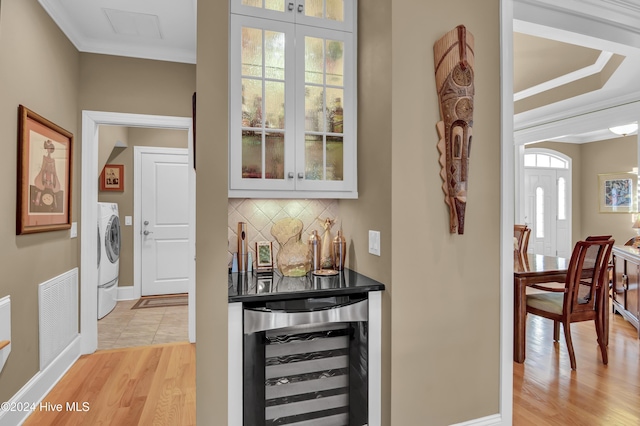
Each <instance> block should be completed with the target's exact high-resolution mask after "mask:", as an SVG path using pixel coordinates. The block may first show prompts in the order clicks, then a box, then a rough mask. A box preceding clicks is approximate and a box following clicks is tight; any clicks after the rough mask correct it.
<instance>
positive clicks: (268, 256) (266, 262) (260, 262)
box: [256, 241, 273, 272]
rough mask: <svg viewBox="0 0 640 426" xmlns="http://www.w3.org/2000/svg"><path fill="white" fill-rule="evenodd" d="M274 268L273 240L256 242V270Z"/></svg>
mask: <svg viewBox="0 0 640 426" xmlns="http://www.w3.org/2000/svg"><path fill="white" fill-rule="evenodd" d="M271 270H273V243H272V242H271V241H257V242H256V271H257V272H269V271H271Z"/></svg>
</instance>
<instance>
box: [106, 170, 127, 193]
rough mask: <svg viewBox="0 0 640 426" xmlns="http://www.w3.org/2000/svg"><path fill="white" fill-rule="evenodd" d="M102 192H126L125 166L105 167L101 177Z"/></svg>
mask: <svg viewBox="0 0 640 426" xmlns="http://www.w3.org/2000/svg"><path fill="white" fill-rule="evenodd" d="M100 191H124V165H122V164H107V165H105V166H104V169H102V174H101V175H100Z"/></svg>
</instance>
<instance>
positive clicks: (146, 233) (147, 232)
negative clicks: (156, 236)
mask: <svg viewBox="0 0 640 426" xmlns="http://www.w3.org/2000/svg"><path fill="white" fill-rule="evenodd" d="M142 233H143V234H144V235H149V234H153V231H147V230H146V229H145V230H144V231H143V232H142Z"/></svg>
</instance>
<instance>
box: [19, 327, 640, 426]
mask: <svg viewBox="0 0 640 426" xmlns="http://www.w3.org/2000/svg"><path fill="white" fill-rule="evenodd" d="M610 325H611V328H610V335H609V339H610V341H609V365H607V366H605V365H603V364H602V359H601V357H600V352H599V350H598V346H597V344H596V342H595V330H594V325H593V323H592V322H585V323H577V324H573V325H572V336H573V342H574V346H575V351H576V358H577V370H576V371H572V370H571V366H570V365H569V358H568V354H567V351H566V345H565V343H564V339H561V341H560V342H559V343H554V342H553V324H552V322H551V321H548V320H545V319H542V318H539V317H535V316H534V315H529V318H528V322H527V359H526V361H525V363H524V364H517V363H514V377H513V381H514V383H513V391H514V392H513V393H514V407H513V413H514V415H513V424H514V425H516V426H550V425H558V426H567V425H576V426H578V425H579V426H598V425H607V426H616V425H619V426H632V425H640V367H639V364H640V340H638V339H637V334H636V330H635V328H633V327H632V326H631V325H630V324H629V323H628V322H626V321H625V320H624V319H623V318H622V317H620V316H619V315H611V321H610ZM561 337H562V335H561ZM195 392H196V391H195V345H194V344H189V343H179V344H169V345H157V346H146V347H139V348H127V349H117V350H107V351H98V352H96V353H95V354H92V355H86V356H83V357H81V358H80V359H79V360H78V362H76V364H75V365H74V366H73V367H72V368H71V369H70V370H69V372H68V373H67V374H66V375H65V376H64V377H63V378H62V380H61V381H60V382H59V383H58V385H56V387H55V388H54V389H53V390H52V391H51V392H50V394H49V395H48V396H47V397H46V398H45V400H44V401H45V402H51V403H52V404H63V407H64V406H65V405H66V403H67V402H78V403H79V406H80V407H82V403H83V402H86V403H88V406H89V411H87V412H69V411H66V410H63V411H62V412H60V413H54V412H36V413H34V414H32V415H31V417H29V419H28V420H27V422H26V423H25V425H26V426H32V425H37V426H49V425H59V426H70V425H87V426H94V425H118V426H129V425H131V426H133V425H154V426H169V425H175V426H190V425H195V400H196V399H195ZM65 408H66V407H65Z"/></svg>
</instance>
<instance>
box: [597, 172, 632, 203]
mask: <svg viewBox="0 0 640 426" xmlns="http://www.w3.org/2000/svg"><path fill="white" fill-rule="evenodd" d="M637 192H638V176H637V175H636V174H635V173H630V172H621V173H606V174H599V175H598V207H599V210H600V213H634V212H637V211H638V194H637Z"/></svg>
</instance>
